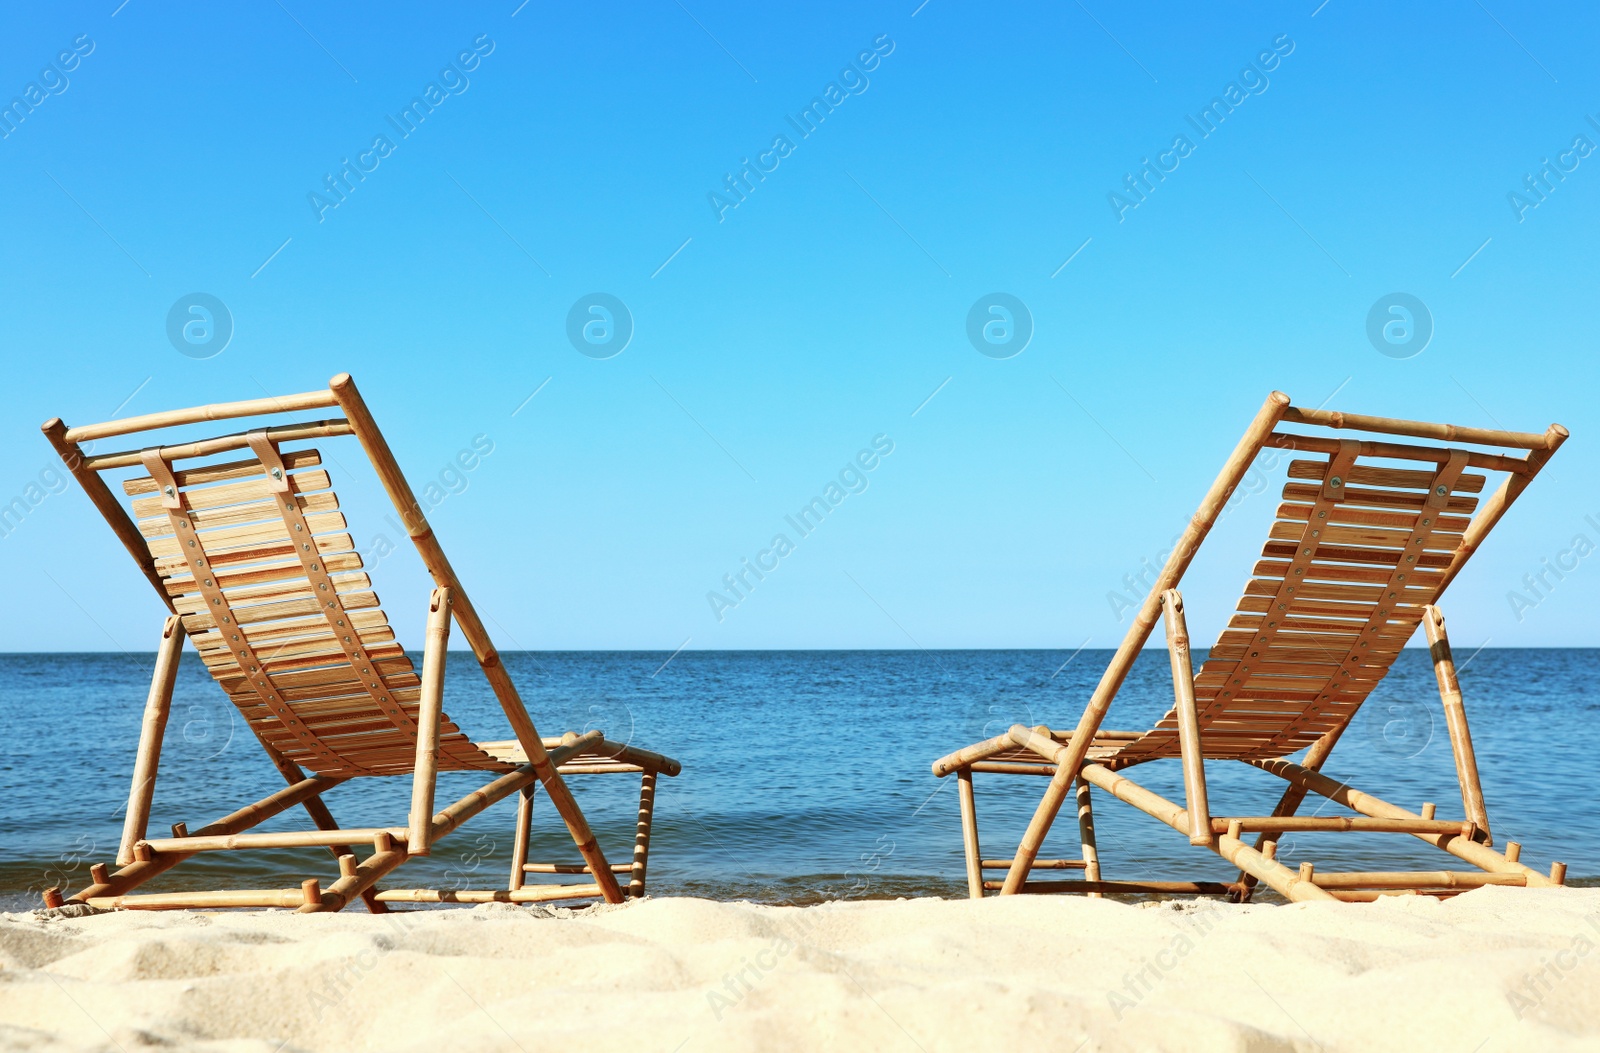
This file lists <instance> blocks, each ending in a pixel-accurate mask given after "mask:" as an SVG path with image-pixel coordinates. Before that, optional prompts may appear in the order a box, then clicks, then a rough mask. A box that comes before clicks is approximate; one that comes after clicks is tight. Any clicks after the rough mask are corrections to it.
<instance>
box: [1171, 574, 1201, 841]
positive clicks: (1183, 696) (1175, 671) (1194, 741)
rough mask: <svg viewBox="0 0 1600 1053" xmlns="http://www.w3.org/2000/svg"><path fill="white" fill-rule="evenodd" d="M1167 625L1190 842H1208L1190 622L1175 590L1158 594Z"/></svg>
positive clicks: (1181, 598) (1179, 595) (1181, 597)
mask: <svg viewBox="0 0 1600 1053" xmlns="http://www.w3.org/2000/svg"><path fill="white" fill-rule="evenodd" d="M1161 607H1162V611H1163V612H1164V613H1163V618H1162V620H1163V621H1165V622H1166V626H1167V655H1168V657H1169V658H1171V660H1172V691H1173V697H1174V699H1175V700H1176V702H1175V705H1174V708H1175V709H1176V711H1177V714H1178V748H1179V751H1180V752H1181V754H1182V756H1183V797H1184V805H1185V807H1186V809H1187V810H1188V812H1189V843H1190V844H1191V845H1195V846H1196V847H1203V846H1205V845H1209V844H1210V843H1211V805H1210V803H1209V802H1208V801H1207V800H1206V759H1205V752H1204V749H1203V747H1202V746H1201V743H1200V714H1199V712H1198V711H1197V710H1196V708H1195V701H1194V663H1193V662H1191V661H1190V658H1189V623H1188V620H1187V619H1185V618H1184V616H1183V596H1182V595H1181V594H1180V593H1179V592H1178V590H1177V589H1168V590H1167V591H1166V592H1164V593H1162V594H1161Z"/></svg>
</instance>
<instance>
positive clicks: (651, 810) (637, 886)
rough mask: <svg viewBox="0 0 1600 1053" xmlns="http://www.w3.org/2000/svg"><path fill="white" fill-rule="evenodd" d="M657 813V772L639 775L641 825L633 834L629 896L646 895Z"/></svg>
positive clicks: (637, 897)
mask: <svg viewBox="0 0 1600 1053" xmlns="http://www.w3.org/2000/svg"><path fill="white" fill-rule="evenodd" d="M655 814H656V773H655V772H653V771H647V772H641V773H640V775H639V825H638V829H637V830H636V831H635V832H634V835H633V865H632V866H631V867H629V868H628V871H629V874H628V898H629V899H640V898H642V897H643V896H644V880H645V871H646V869H647V867H648V866H649V862H650V824H651V822H653V821H654V819H655Z"/></svg>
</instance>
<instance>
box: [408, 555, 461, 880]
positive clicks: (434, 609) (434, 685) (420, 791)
mask: <svg viewBox="0 0 1600 1053" xmlns="http://www.w3.org/2000/svg"><path fill="white" fill-rule="evenodd" d="M425 639H426V641H427V642H426V643H425V644H424V647H423V652H422V690H421V697H420V699H419V701H418V704H417V760H416V764H415V766H414V767H413V769H412V775H411V813H410V821H409V827H410V829H409V831H408V834H407V837H406V851H407V852H408V853H410V854H411V855H414V856H425V855H428V854H429V851H430V847H429V844H428V842H429V840H430V839H431V838H432V837H433V791H434V786H435V784H436V783H437V781H438V779H437V776H438V771H439V719H440V715H441V713H442V712H443V708H442V707H443V705H444V663H445V655H446V653H447V652H446V650H445V649H446V647H447V646H448V645H449V642H450V590H449V589H448V588H446V587H443V586H441V587H440V588H437V589H434V590H433V597H432V602H431V603H430V604H429V605H428V630H427V635H426V637H425Z"/></svg>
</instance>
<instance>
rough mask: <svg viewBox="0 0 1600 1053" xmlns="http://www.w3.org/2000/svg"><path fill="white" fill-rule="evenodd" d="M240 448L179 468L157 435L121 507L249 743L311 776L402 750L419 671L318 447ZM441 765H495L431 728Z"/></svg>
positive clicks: (393, 763) (412, 734)
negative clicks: (226, 457)
mask: <svg viewBox="0 0 1600 1053" xmlns="http://www.w3.org/2000/svg"><path fill="white" fill-rule="evenodd" d="M249 442H250V445H251V448H252V451H253V452H254V453H255V454H256V456H255V457H254V458H252V459H249V460H241V461H229V462H227V463H223V464H209V465H204V466H200V467H195V468H191V469H188V470H181V469H178V468H177V467H176V466H175V464H174V463H173V461H172V460H171V459H169V457H168V455H167V454H165V453H164V452H163V451H162V449H161V448H160V447H152V448H150V449H147V450H144V451H142V459H143V462H144V467H145V469H146V470H147V471H148V472H149V473H150V474H148V475H143V476H139V477H137V478H133V479H128V480H126V481H125V482H124V483H123V484H122V486H123V490H124V491H125V492H126V493H127V494H128V495H129V496H130V497H132V498H133V505H132V507H133V515H134V519H135V522H136V524H137V526H138V528H139V532H140V533H141V534H142V535H143V536H144V538H145V540H146V543H147V544H148V546H149V551H150V556H151V559H152V560H153V561H154V563H155V569H156V572H157V573H158V574H159V575H160V576H161V579H162V582H163V584H164V585H165V588H166V591H167V594H168V595H169V596H170V597H171V598H172V603H173V606H174V607H175V608H176V610H177V613H178V614H179V615H180V616H181V617H182V619H183V626H184V629H185V630H186V631H187V632H188V635H189V638H190V640H191V641H192V642H193V643H194V646H195V650H196V651H197V652H198V653H199V655H200V659H201V661H202V662H204V663H205V665H206V668H207V669H208V670H210V672H211V675H212V676H213V677H215V678H216V680H217V683H218V684H220V685H221V686H222V689H223V690H224V691H225V692H227V694H228V697H229V698H230V699H231V700H232V701H233V703H234V704H235V705H236V706H238V707H239V711H240V713H241V714H243V716H244V718H245V720H246V722H247V723H248V724H249V726H250V727H251V728H252V730H254V731H255V733H256V735H257V736H259V737H260V738H261V739H262V740H263V741H265V742H267V743H268V744H269V745H271V746H272V747H273V748H274V749H275V750H277V751H278V752H279V753H280V754H282V755H283V756H284V757H286V758H288V759H289V760H291V761H294V762H295V763H297V764H300V765H301V766H302V767H306V768H310V769H312V770H313V771H316V772H317V773H318V774H321V775H341V776H355V775H393V774H402V773H406V772H410V771H411V770H412V769H413V767H414V765H415V760H416V749H417V706H418V702H419V700H420V696H421V683H422V682H421V680H420V679H419V678H418V676H417V674H416V672H415V669H414V667H413V666H412V663H411V659H410V658H409V657H408V656H407V655H406V653H405V651H404V650H403V649H402V648H401V646H400V644H399V643H397V642H396V641H395V635H394V632H393V630H392V629H390V627H389V620H388V618H387V617H386V616H385V615H384V612H383V610H382V608H381V607H380V606H379V605H378V597H377V595H376V594H375V593H374V592H372V582H371V580H370V579H369V578H368V576H367V575H366V574H365V573H363V571H362V562H361V555H360V553H358V552H356V551H355V546H354V544H353V542H352V539H351V536H350V534H349V533H348V532H346V523H345V518H344V514H343V513H342V512H341V511H340V510H339V498H338V495H337V494H335V493H334V491H333V490H332V489H331V486H332V482H331V480H330V479H329V477H328V473H327V471H325V470H324V469H322V468H320V467H319V465H321V464H322V456H321V454H320V453H319V452H318V451H316V450H296V451H280V450H279V449H278V446H277V443H275V442H273V441H272V440H271V439H269V438H267V436H266V434H265V433H264V432H252V433H250V435H249ZM438 757H439V767H440V768H441V769H464V768H496V767H498V768H509V767H510V766H509V765H505V764H502V763H500V762H497V761H496V760H495V759H494V758H492V757H490V756H489V755H488V754H486V753H484V752H483V751H482V750H479V749H478V748H477V747H475V746H474V745H473V744H472V743H471V742H470V741H468V739H467V737H466V736H465V735H464V734H462V733H461V731H460V729H458V728H457V727H456V726H455V725H453V724H452V723H450V721H449V719H448V718H444V719H443V720H442V721H441V724H440V737H439V755H438Z"/></svg>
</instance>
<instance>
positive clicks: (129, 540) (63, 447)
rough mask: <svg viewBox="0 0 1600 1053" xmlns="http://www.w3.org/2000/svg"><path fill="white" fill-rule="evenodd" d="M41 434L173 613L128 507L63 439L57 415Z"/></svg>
mask: <svg viewBox="0 0 1600 1053" xmlns="http://www.w3.org/2000/svg"><path fill="white" fill-rule="evenodd" d="M43 430H44V437H45V438H46V439H48V440H49V441H50V445H51V446H53V447H54V448H55V451H56V455H57V456H59V457H60V458H61V460H62V463H64V464H65V465H66V466H67V471H69V472H71V473H72V477H73V478H74V479H76V480H77V481H78V485H79V486H81V487H83V492H84V493H85V494H86V495H88V497H89V500H90V501H91V502H92V503H93V504H94V507H95V509H96V510H97V511H98V512H99V513H100V515H101V516H102V517H103V518H104V519H105V521H106V522H107V523H108V524H109V525H110V526H111V531H112V533H114V534H116V535H117V540H118V541H121V542H122V547H123V548H125V549H127V550H128V554H129V555H131V556H132V557H133V561H134V563H136V564H138V566H139V569H140V570H141V571H142V572H143V573H144V576H145V580H147V581H148V582H150V585H151V587H152V588H154V589H155V590H156V595H157V596H160V597H161V602H162V604H163V605H165V607H166V608H167V610H169V611H171V612H173V613H177V610H178V608H177V607H176V606H174V605H173V600H172V597H171V596H168V595H167V587H166V585H165V584H163V583H162V581H161V575H160V574H157V573H156V563H155V558H154V557H153V556H151V555H150V548H149V546H148V545H146V544H145V540H144V535H143V534H141V533H139V527H138V525H137V524H135V523H134V521H133V517H132V516H131V515H129V514H128V510H127V509H126V508H125V507H123V505H122V502H120V501H118V500H117V498H116V495H115V494H113V493H112V492H111V488H110V487H108V486H107V485H106V481H105V480H104V479H102V478H100V473H99V472H97V471H95V470H94V469H92V468H90V467H89V466H88V464H87V462H86V460H85V457H84V453H83V449H82V448H81V447H80V446H79V445H78V444H77V442H75V441H73V440H71V439H69V438H67V435H68V432H69V430H70V429H68V427H67V426H66V425H65V424H64V423H62V420H61V418H60V417H52V418H51V419H50V420H47V421H45V422H44V425H43Z"/></svg>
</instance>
